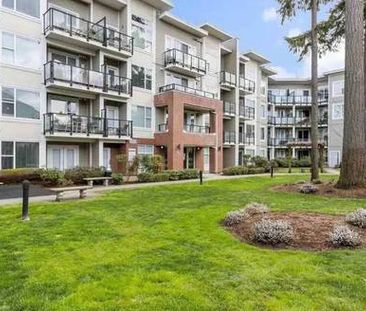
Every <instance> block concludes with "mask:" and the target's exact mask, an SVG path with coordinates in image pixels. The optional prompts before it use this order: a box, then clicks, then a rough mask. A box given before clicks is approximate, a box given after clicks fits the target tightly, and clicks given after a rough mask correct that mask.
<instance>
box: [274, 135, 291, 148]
mask: <svg viewBox="0 0 366 311" xmlns="http://www.w3.org/2000/svg"><path fill="white" fill-rule="evenodd" d="M292 141H293V138H292V137H284V138H268V146H270V147H280V148H287V146H288V144H289V143H290V142H292Z"/></svg>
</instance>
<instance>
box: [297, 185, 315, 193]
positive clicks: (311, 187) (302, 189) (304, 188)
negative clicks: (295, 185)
mask: <svg viewBox="0 0 366 311" xmlns="http://www.w3.org/2000/svg"><path fill="white" fill-rule="evenodd" d="M318 191H319V188H318V187H317V186H315V185H313V184H304V185H302V186H301V187H300V188H299V192H300V193H305V194H311V193H316V192H318Z"/></svg>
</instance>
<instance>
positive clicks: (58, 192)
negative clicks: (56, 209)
mask: <svg viewBox="0 0 366 311" xmlns="http://www.w3.org/2000/svg"><path fill="white" fill-rule="evenodd" d="M92 188H93V187H90V186H78V187H64V188H51V189H50V190H51V191H53V192H56V201H57V202H60V201H61V200H62V198H63V197H64V193H65V192H70V191H79V193H80V196H79V197H80V199H84V198H85V197H86V191H87V190H89V189H92Z"/></svg>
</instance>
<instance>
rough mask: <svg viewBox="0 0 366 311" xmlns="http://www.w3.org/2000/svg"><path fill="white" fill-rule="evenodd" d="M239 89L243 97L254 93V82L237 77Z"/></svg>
mask: <svg viewBox="0 0 366 311" xmlns="http://www.w3.org/2000/svg"><path fill="white" fill-rule="evenodd" d="M239 88H240V90H241V91H242V92H244V94H245V95H249V94H253V93H255V82H254V81H252V80H249V79H247V78H244V77H243V76H240V77H239Z"/></svg>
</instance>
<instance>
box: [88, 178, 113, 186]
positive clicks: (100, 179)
mask: <svg viewBox="0 0 366 311" xmlns="http://www.w3.org/2000/svg"><path fill="white" fill-rule="evenodd" d="M84 180H85V181H86V182H88V186H90V187H93V184H94V181H103V185H104V186H106V187H107V186H108V185H109V181H110V180H112V177H90V178H84Z"/></svg>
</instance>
